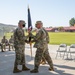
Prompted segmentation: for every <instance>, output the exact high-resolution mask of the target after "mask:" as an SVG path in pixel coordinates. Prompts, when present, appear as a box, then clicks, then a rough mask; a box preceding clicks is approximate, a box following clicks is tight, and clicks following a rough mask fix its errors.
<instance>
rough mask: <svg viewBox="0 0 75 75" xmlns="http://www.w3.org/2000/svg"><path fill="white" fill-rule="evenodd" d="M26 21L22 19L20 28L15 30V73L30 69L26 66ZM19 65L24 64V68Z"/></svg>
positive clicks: (19, 24)
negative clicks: (24, 28)
mask: <svg viewBox="0 0 75 75" xmlns="http://www.w3.org/2000/svg"><path fill="white" fill-rule="evenodd" d="M25 24H26V23H25V21H23V20H20V21H19V23H18V28H17V29H16V30H15V31H14V48H15V55H16V58H15V63H14V70H13V73H18V72H21V71H27V70H30V69H29V68H27V67H26V64H25V54H24V51H25V42H27V41H26V39H27V37H26V36H25V34H24V30H23V29H22V28H23V27H25ZM18 65H22V70H19V69H18Z"/></svg>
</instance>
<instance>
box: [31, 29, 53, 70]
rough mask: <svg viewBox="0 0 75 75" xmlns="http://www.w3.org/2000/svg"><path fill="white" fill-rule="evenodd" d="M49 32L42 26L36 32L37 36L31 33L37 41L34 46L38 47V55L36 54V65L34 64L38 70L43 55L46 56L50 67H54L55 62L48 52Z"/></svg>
mask: <svg viewBox="0 0 75 75" xmlns="http://www.w3.org/2000/svg"><path fill="white" fill-rule="evenodd" d="M47 34H48V33H47V32H46V31H45V29H44V28H41V29H40V30H39V31H38V33H37V34H36V36H33V35H32V34H31V36H32V37H33V39H34V41H35V44H34V47H35V48H37V51H36V55H35V66H34V69H36V70H38V68H39V65H40V61H41V59H42V57H43V56H44V57H45V59H46V61H47V62H48V64H49V65H50V67H51V68H52V69H53V62H52V59H51V57H50V56H49V52H48V42H49V39H48V38H49V36H47ZM47 39H48V40H47Z"/></svg>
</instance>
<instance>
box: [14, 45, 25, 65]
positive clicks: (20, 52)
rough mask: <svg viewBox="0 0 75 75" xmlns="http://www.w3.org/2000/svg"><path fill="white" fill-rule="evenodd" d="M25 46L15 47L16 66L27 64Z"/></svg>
mask: <svg viewBox="0 0 75 75" xmlns="http://www.w3.org/2000/svg"><path fill="white" fill-rule="evenodd" d="M24 51H25V45H19V46H15V56H16V57H15V64H14V65H24V64H25V54H24Z"/></svg>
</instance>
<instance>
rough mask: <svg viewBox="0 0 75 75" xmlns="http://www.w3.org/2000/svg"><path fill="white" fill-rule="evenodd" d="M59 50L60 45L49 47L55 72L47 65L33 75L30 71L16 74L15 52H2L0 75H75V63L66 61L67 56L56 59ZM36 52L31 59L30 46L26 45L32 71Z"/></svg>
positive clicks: (27, 63) (28, 63)
mask: <svg viewBox="0 0 75 75" xmlns="http://www.w3.org/2000/svg"><path fill="white" fill-rule="evenodd" d="M57 49H58V45H49V52H50V55H51V57H52V60H53V63H54V69H55V71H54V72H53V71H49V70H48V68H49V66H48V64H46V65H41V66H40V67H39V73H37V74H34V73H33V74H31V73H30V72H29V71H23V72H21V73H16V74H14V73H13V66H14V59H15V53H14V51H10V52H9V51H6V52H3V53H2V52H0V75H75V61H74V60H69V59H66V56H65V59H62V58H59V57H58V58H57V59H55V56H56V50H57ZM35 51H36V49H34V48H33V56H32V58H31V54H30V49H29V45H26V50H25V54H26V65H27V67H29V68H30V69H33V67H34V56H35ZM19 69H21V66H19Z"/></svg>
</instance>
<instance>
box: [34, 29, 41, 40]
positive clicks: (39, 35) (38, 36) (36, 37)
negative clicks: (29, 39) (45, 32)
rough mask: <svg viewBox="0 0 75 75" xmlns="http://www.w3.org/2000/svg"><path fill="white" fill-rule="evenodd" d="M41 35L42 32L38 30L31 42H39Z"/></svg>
mask: <svg viewBox="0 0 75 75" xmlns="http://www.w3.org/2000/svg"><path fill="white" fill-rule="evenodd" d="M41 35H42V31H41V30H40V31H39V32H38V33H37V34H36V35H35V36H34V37H33V40H34V41H37V40H39V38H40V37H41Z"/></svg>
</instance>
